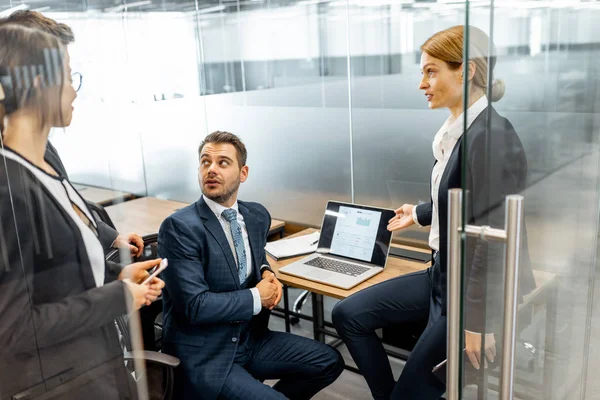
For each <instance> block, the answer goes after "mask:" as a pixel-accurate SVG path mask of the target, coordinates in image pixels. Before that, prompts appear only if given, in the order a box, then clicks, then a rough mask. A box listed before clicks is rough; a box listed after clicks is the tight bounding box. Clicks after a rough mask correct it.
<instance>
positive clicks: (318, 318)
mask: <svg viewBox="0 0 600 400" xmlns="http://www.w3.org/2000/svg"><path fill="white" fill-rule="evenodd" d="M315 231H316V229H313V228H309V229H305V230H303V231H301V232H298V233H296V234H295V235H292V236H290V237H295V236H302V235H308V234H310V233H312V232H315ZM393 246H398V247H403V248H406V249H410V250H415V251H422V252H423V253H429V252H428V251H427V250H423V249H417V248H411V247H408V246H403V245H393ZM302 257H305V256H298V257H294V258H288V259H284V260H280V261H276V260H275V259H273V258H272V257H270V256H269V255H267V258H268V261H269V264H270V265H271V268H272V269H273V271H275V274H276V275H277V279H279V281H280V282H281V283H283V284H284V285H285V286H284V293H283V310H278V311H283V318H284V319H285V330H286V331H287V332H289V331H290V316H291V315H294V316H296V317H298V318H304V319H309V320H312V322H313V335H314V339H315V340H319V341H321V342H325V335H327V336H337V335H335V334H334V333H333V332H332V331H330V330H327V329H326V326H327V325H328V324H327V323H326V322H325V310H324V308H323V296H329V297H334V298H336V299H345V298H346V297H348V296H350V295H352V294H354V293H356V292H358V291H360V290H363V289H366V288H368V287H370V286H373V285H375V284H377V283H380V282H384V281H386V280H388V279H392V278H397V277H399V276H402V275H406V274H410V273H412V272H417V271H422V270H424V269H426V268H427V267H429V265H430V263H426V264H425V263H420V262H417V261H410V260H406V259H403V258H398V257H388V261H387V264H386V266H385V268H384V270H383V272H381V273H379V274H377V275H375V276H373V277H371V278H370V279H367V280H366V281H364V282H363V283H361V284H360V285H357V286H355V287H353V288H352V289H349V290H345V289H340V288H336V287H333V286H329V285H324V284H322V283H318V282H313V281H310V280H308V279H303V278H298V277H295V276H292V275H287V274H283V273H280V272H279V269H280V268H282V267H284V266H286V265H288V264H291V263H293V262H294V261H297V260H299V259H301V258H302ZM288 286H290V287H295V288H299V289H304V290H308V291H309V292H310V293H311V296H312V311H313V316H312V318H306V316H303V315H300V314H296V313H292V312H291V311H290V306H289V298H288V290H287V287H288ZM393 355H396V354H393ZM351 370H353V371H354V369H351Z"/></svg>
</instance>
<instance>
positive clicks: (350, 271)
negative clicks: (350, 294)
mask: <svg viewBox="0 0 600 400" xmlns="http://www.w3.org/2000/svg"><path fill="white" fill-rule="evenodd" d="M304 264H306V265H310V266H311V267H316V268H321V269H324V270H327V271H332V272H338V273H340V274H344V275H350V276H359V275H360V274H362V273H363V272H367V271H368V270H369V268H365V267H361V266H359V265H355V264H349V263H346V262H343V261H338V260H332V259H331V258H324V257H317V258H313V259H312V260H309V261H307V262H305V263H304Z"/></svg>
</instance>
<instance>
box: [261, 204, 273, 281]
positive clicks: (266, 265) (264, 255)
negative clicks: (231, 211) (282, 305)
mask: <svg viewBox="0 0 600 400" xmlns="http://www.w3.org/2000/svg"><path fill="white" fill-rule="evenodd" d="M263 210H264V213H265V215H266V217H267V221H268V223H267V230H266V232H265V243H266V242H267V239H268V237H269V231H270V230H271V214H269V211H267V209H266V208H264V207H263ZM261 251H262V256H261V262H260V265H259V268H260V275H261V276H262V273H263V272H264V271H265V270H266V271H271V272H272V273H275V271H273V270H272V269H271V265H269V260H268V259H267V252H266V251H265V249H264V248H263V249H261Z"/></svg>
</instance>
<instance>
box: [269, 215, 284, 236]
mask: <svg viewBox="0 0 600 400" xmlns="http://www.w3.org/2000/svg"><path fill="white" fill-rule="evenodd" d="M284 228H285V221H279V220H278V219H271V228H270V229H269V236H271V235H275V234H277V233H278V234H279V238H283V229H284Z"/></svg>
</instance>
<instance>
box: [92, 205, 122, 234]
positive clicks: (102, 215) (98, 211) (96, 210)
mask: <svg viewBox="0 0 600 400" xmlns="http://www.w3.org/2000/svg"><path fill="white" fill-rule="evenodd" d="M87 206H88V208H89V209H90V211H91V212H92V214H93V215H94V218H96V219H97V220H100V221H102V222H104V223H105V224H106V225H108V226H110V227H111V228H113V229H115V230H116V229H117V228H115V224H114V223H113V222H112V220H111V219H110V216H109V215H108V213H107V212H106V210H105V209H104V207H102V206H101V205H100V204H96V203H92V202H91V201H88V202H87Z"/></svg>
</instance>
